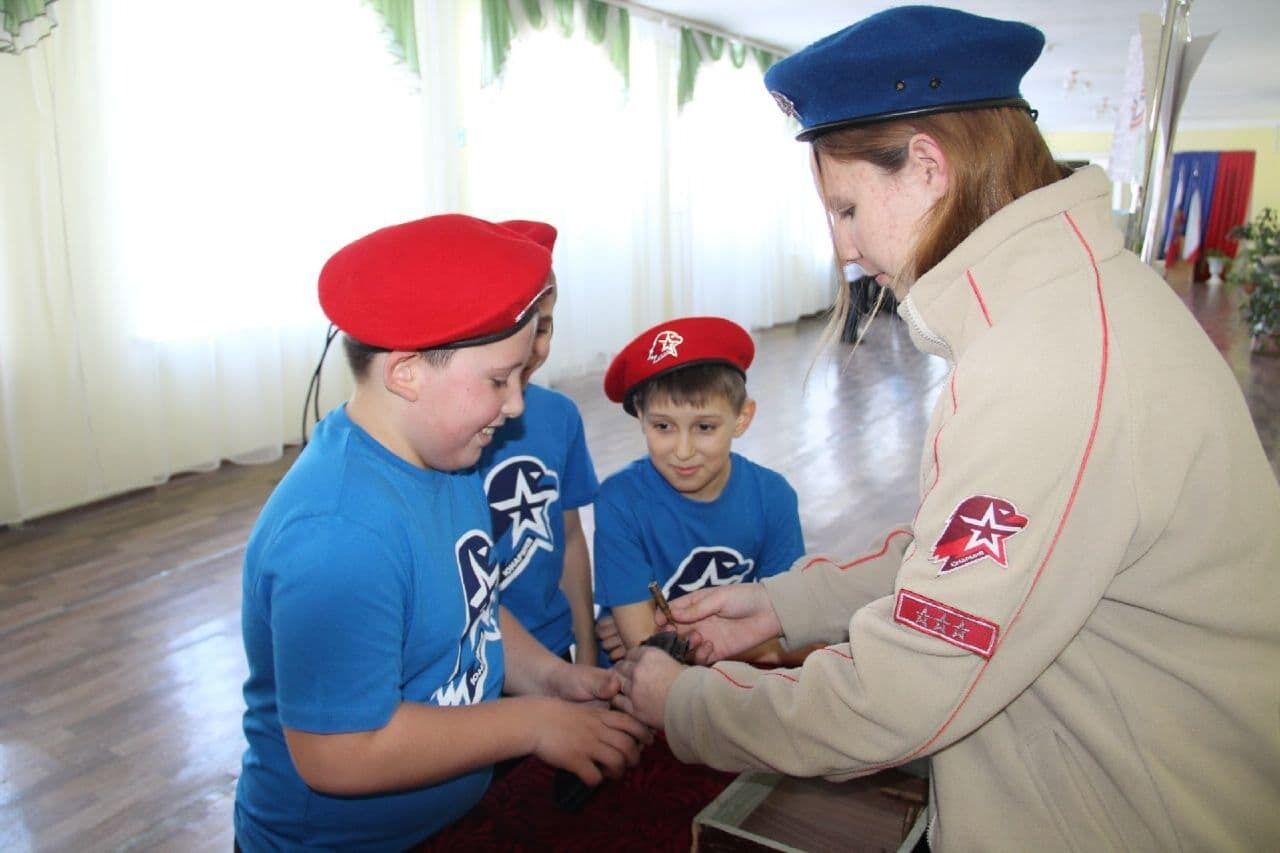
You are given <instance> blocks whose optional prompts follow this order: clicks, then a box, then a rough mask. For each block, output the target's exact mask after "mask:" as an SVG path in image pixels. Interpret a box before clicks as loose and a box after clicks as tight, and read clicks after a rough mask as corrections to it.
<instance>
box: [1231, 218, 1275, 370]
mask: <svg viewBox="0 0 1280 853" xmlns="http://www.w3.org/2000/svg"><path fill="white" fill-rule="evenodd" d="M1230 236H1231V237H1232V238H1233V239H1236V240H1240V241H1241V247H1242V251H1241V252H1240V254H1239V255H1237V256H1236V261H1235V263H1234V264H1232V265H1231V266H1232V269H1231V274H1230V276H1229V277H1228V280H1229V281H1231V282H1232V283H1235V284H1239V285H1240V286H1241V288H1242V289H1243V290H1244V291H1245V293H1246V294H1248V296H1247V299H1246V301H1245V302H1244V304H1243V305H1241V306H1240V311H1241V314H1242V316H1243V317H1244V321H1245V323H1246V324H1248V327H1249V334H1250V336H1251V345H1252V346H1251V348H1252V349H1253V351H1254V352H1259V351H1261V350H1264V349H1268V348H1270V349H1275V348H1276V345H1277V336H1280V216H1277V215H1276V211H1275V210H1274V209H1273V208H1270V207H1268V208H1264V209H1263V211H1262V213H1260V214H1258V215H1257V216H1256V217H1254V218H1253V220H1252V221H1251V222H1246V223H1245V224H1243V225H1238V226H1236V227H1235V228H1233V229H1231V234H1230Z"/></svg>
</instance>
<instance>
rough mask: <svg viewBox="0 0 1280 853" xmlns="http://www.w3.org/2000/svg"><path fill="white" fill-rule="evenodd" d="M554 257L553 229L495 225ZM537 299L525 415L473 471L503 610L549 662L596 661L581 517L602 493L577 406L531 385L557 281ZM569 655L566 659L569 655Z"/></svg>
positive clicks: (502, 432) (547, 345) (548, 334)
mask: <svg viewBox="0 0 1280 853" xmlns="http://www.w3.org/2000/svg"><path fill="white" fill-rule="evenodd" d="M498 224H499V225H501V226H503V227H505V228H508V229H510V230H512V231H514V232H516V233H517V234H521V235H523V236H525V237H527V238H528V239H530V240H532V241H534V242H535V243H537V244H538V245H539V246H542V247H543V248H544V249H546V250H547V251H548V252H552V251H553V250H554V249H555V243H556V237H557V231H556V229H555V227H554V226H552V225H549V224H547V223H545V222H536V221H533V220H528V219H514V220H508V221H506V222H499V223H498ZM555 279H556V276H555V271H554V269H553V270H552V272H551V276H550V278H549V279H548V283H549V285H550V289H549V290H548V291H547V292H546V293H545V294H544V295H543V296H542V298H541V299H539V300H538V305H537V309H536V310H537V317H536V318H535V319H534V320H532V321H530V322H531V323H532V324H533V325H534V337H533V350H532V352H531V353H530V355H529V361H528V363H526V364H525V367H524V371H523V372H522V374H521V377H520V378H521V382H522V383H523V384H524V404H525V410H524V414H523V415H521V416H520V417H519V418H515V419H512V420H509V421H507V422H506V423H505V424H504V425H503V426H502V428H501V429H499V430H498V431H497V432H496V433H495V434H494V437H493V443H492V444H490V445H489V446H488V447H486V448H485V449H484V453H483V455H482V456H481V458H480V468H481V470H482V471H483V472H484V488H485V494H486V495H487V496H488V498H489V509H490V513H491V518H492V520H493V538H494V545H495V547H496V549H497V552H498V554H499V558H498V559H499V562H500V563H501V565H502V580H501V582H500V585H501V589H502V606H503V607H506V608H507V609H508V610H510V611H511V613H512V614H513V615H514V616H515V617H516V618H517V619H519V620H520V624H521V625H523V626H524V627H525V628H526V629H527V630H528V631H529V633H531V634H533V636H534V637H535V638H536V639H537V640H539V641H540V642H541V643H542V644H543V645H544V646H546V647H547V648H548V649H550V650H551V651H552V652H554V653H555V654H557V655H559V656H561V657H563V658H565V659H566V660H569V659H572V660H573V662H574V663H579V664H584V665H587V666H594V665H595V663H596V642H595V607H594V604H593V602H592V598H591V556H590V552H589V551H588V549H587V538H586V534H585V533H584V532H583V529H582V521H581V519H580V518H579V516H578V510H579V509H580V508H581V507H583V506H586V505H587V504H590V503H591V502H592V501H593V500H594V499H595V495H596V490H597V489H599V488H600V483H599V481H598V480H597V479H596V469H595V465H594V464H593V463H592V461H591V453H590V452H589V451H588V449H587V441H586V432H585V430H584V429H583V424H582V415H581V414H580V413H579V412H578V407H577V405H575V404H574V402H573V400H571V399H569V398H568V397H566V396H565V395H564V394H561V393H559V392H558V391H554V390H552V389H550V388H544V387H543V386H541V385H535V384H533V383H531V382H530V379H531V378H532V376H533V374H534V372H535V371H536V370H537V369H538V368H539V367H541V366H542V365H543V364H544V363H545V362H546V360H547V357H548V356H549V355H550V354H551V338H552V335H553V334H554V331H555V327H554V322H553V320H554V311H555V305H556V298H557V290H558V287H557V283H556V280H555ZM571 649H572V651H573V654H572V658H571V657H570V650H571Z"/></svg>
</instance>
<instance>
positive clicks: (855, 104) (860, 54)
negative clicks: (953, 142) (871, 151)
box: [764, 6, 1044, 140]
mask: <svg viewBox="0 0 1280 853" xmlns="http://www.w3.org/2000/svg"><path fill="white" fill-rule="evenodd" d="M1043 48H1044V33H1042V32H1040V31H1039V30H1038V29H1036V28H1035V27H1032V26H1030V25H1028V24H1022V23H1018V22H1017V21H1001V20H997V19H995V18H984V17H981V16H979V15H971V14H969V13H968V12H961V11H959V10H956V9H941V8H938V7H936V6H899V7H897V8H893V9H888V10H886V11H884V12H878V13H877V14H875V15H872V16H871V17H869V18H864V19H863V20H861V21H859V22H857V23H856V24H853V25H851V26H848V27H846V28H844V29H843V30H840V32H838V33H833V34H832V35H829V36H827V37H826V38H824V39H821V40H819V41H816V42H814V43H813V44H811V45H809V46H808V47H806V48H805V49H804V50H802V51H800V52H799V53H796V54H792V55H791V56H789V57H787V58H786V59H783V60H782V61H780V62H778V63H777V64H775V65H774V66H773V67H772V68H770V69H769V71H768V73H766V74H765V76H764V83H765V87H766V88H768V90H769V93H770V94H772V95H773V97H774V100H776V101H777V102H778V105H779V106H780V107H782V109H783V111H784V112H786V113H787V114H788V115H790V116H793V117H794V118H796V119H798V120H799V122H800V125H801V127H802V128H803V132H802V133H801V134H800V135H799V136H798V137H797V138H798V139H801V140H810V139H813V138H814V137H816V136H819V135H820V134H822V133H825V132H826V131H828V130H835V129H836V128H840V127H850V126H853V125H859V124H870V123H872V122H878V121H886V120H888V119H894V118H906V117H909V116H918V115H927V114H929V113H939V112H950V111H954V110H964V109H978V108H983V107H998V106H1019V107H1022V108H1023V109H1026V110H1030V107H1029V106H1028V105H1027V102H1026V101H1024V100H1023V99H1022V94H1021V92H1019V90H1018V85H1019V83H1020V82H1021V81H1022V76H1023V75H1024V74H1026V73H1027V69H1029V68H1030V67H1031V66H1032V64H1033V63H1035V61H1036V59H1037V58H1038V57H1039V56H1040V51H1041V50H1042V49H1043Z"/></svg>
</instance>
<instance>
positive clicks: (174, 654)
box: [0, 271, 1280, 853]
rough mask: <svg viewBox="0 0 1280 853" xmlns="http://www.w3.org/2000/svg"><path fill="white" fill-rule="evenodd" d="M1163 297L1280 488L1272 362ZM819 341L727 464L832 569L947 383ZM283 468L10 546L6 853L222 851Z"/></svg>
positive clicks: (584, 397)
mask: <svg viewBox="0 0 1280 853" xmlns="http://www.w3.org/2000/svg"><path fill="white" fill-rule="evenodd" d="M1172 278H1174V279H1175V282H1174V284H1173V287H1174V289H1175V291H1177V292H1178V293H1179V294H1180V295H1181V296H1182V297H1183V298H1184V299H1185V300H1186V302H1187V304H1188V305H1189V306H1191V307H1192V310H1193V311H1195V313H1196V314H1197V316H1198V317H1200V319H1201V321H1202V323H1203V324H1204V325H1205V327H1206V329H1207V330H1208V331H1209V334H1210V336H1211V337H1212V338H1213V340H1214V341H1215V342H1216V343H1217V345H1218V346H1219V348H1220V349H1221V350H1222V351H1223V353H1224V355H1225V357H1226V358H1227V360H1228V362H1229V363H1230V364H1231V366H1232V369H1233V370H1234V371H1235V374H1236V376H1237V378H1238V379H1239V381H1240V383H1241V386H1242V387H1243V389H1244V391H1245V394H1246V397H1247V398H1248V400H1249V404H1250V407H1251V409H1252V411H1253V412H1254V417H1255V420H1256V422H1257V424H1258V428H1259V432H1260V434H1261V436H1262V439H1263V443H1264V446H1265V448H1266V450H1267V453H1268V457H1269V459H1270V460H1271V465H1272V468H1273V470H1276V471H1280V358H1276V357H1265V356H1252V357H1251V356H1250V355H1249V353H1248V346H1247V341H1245V340H1244V337H1243V334H1242V330H1241V328H1240V323H1239V320H1238V319H1237V313H1236V309H1235V304H1234V303H1235V301H1236V299H1237V295H1236V294H1235V293H1233V292H1231V291H1223V290H1222V289H1220V288H1209V287H1207V286H1206V285H1203V284H1196V285H1189V284H1187V283H1186V276H1185V271H1184V272H1183V273H1182V274H1180V275H1175V276H1172ZM820 331H821V323H820V322H818V321H813V320H809V321H802V322H800V323H797V324H793V325H787V326H781V327H778V328H775V329H771V330H768V331H765V332H762V333H759V334H758V335H757V340H758V342H759V355H758V357H757V364H756V366H755V367H753V368H752V371H751V384H750V387H751V391H752V394H753V395H754V396H755V397H756V398H757V399H758V400H759V402H760V412H759V415H758V416H757V418H756V422H755V424H754V425H753V426H752V427H751V429H750V431H749V432H748V433H747V435H746V436H745V437H744V438H743V439H742V440H741V442H740V443H739V444H738V445H737V448H738V449H740V450H741V451H742V452H743V453H744V454H746V455H748V456H751V457H753V458H756V459H758V460H760V461H762V462H764V463H766V464H769V465H771V466H773V467H776V468H778V469H780V470H782V471H783V472H784V473H786V474H787V475H788V477H789V478H790V479H791V481H792V483H793V484H795V485H796V487H797V489H798V491H799V492H800V497H801V510H802V515H803V519H804V526H805V532H806V538H807V541H808V544H809V549H810V550H811V551H829V552H833V553H841V552H848V551H852V550H856V549H858V548H860V547H861V546H862V545H863V544H865V541H866V540H867V539H868V537H870V536H871V535H873V534H874V533H875V532H877V531H879V530H881V529H883V528H886V527H888V526H889V525H891V524H893V523H895V522H898V521H900V520H902V519H904V518H907V517H909V516H910V512H911V510H912V509H913V507H914V501H915V477H916V467H917V464H918V452H919V447H920V444H921V441H922V437H923V435H924V430H925V425H926V423H927V419H928V414H929V411H930V408H931V406H932V404H933V400H934V399H935V397H936V395H937V394H938V392H939V389H940V388H941V387H942V384H943V382H944V379H945V375H946V369H945V365H944V364H943V363H942V362H940V361H939V360H937V359H934V358H931V357H926V356H923V355H921V354H920V353H918V352H917V351H916V350H915V349H914V348H913V347H912V346H911V343H910V341H909V340H908V339H907V336H906V334H905V331H904V330H903V328H902V325H901V324H900V323H897V322H892V321H889V320H882V321H881V322H879V323H877V324H876V326H875V328H874V329H873V331H872V334H871V335H870V336H869V337H868V339H867V341H866V342H865V343H864V345H863V348H862V349H861V350H859V352H858V354H857V357H856V358H855V359H854V360H853V361H852V363H851V364H850V365H849V366H848V368H847V369H842V364H843V360H844V358H843V357H844V355H845V354H847V352H848V347H847V346H841V347H838V348H837V350H836V353H835V359H834V360H830V359H828V360H826V361H822V362H819V363H818V365H817V366H816V367H815V368H814V371H813V374H812V375H811V376H810V377H809V380H808V383H807V385H806V384H804V381H803V380H804V374H805V370H806V368H807V366H808V365H809V364H810V360H811V357H812V355H813V352H814V349H815V346H816V344H817V340H818V335H819V332H820ZM599 381H600V378H599V377H598V376H590V377H584V378H582V379H580V380H575V381H573V382H570V383H565V384H563V385H561V386H560V387H561V388H562V389H563V390H565V391H566V393H569V394H570V395H572V396H573V397H574V398H575V399H577V400H578V401H579V403H580V405H581V408H582V411H583V415H584V418H585V420H586V423H587V432H588V442H589V445H590V447H591V450H592V453H593V455H594V457H595V460H596V465H597V468H598V469H599V471H600V473H601V475H604V474H607V473H609V472H611V471H613V470H614V469H616V468H617V467H619V466H620V465H622V464H623V463H625V462H627V461H629V460H631V459H632V458H634V457H636V456H638V455H640V454H641V453H642V452H643V443H642V441H641V437H640V433H639V429H638V428H637V426H636V422H635V421H634V420H633V419H631V418H629V417H627V416H626V415H624V414H622V412H621V410H620V409H618V407H616V406H611V405H609V404H607V403H606V402H605V401H604V398H603V396H602V394H601V393H600V391H599ZM1169 417H1170V420H1171V422H1173V423H1176V420H1177V413H1176V412H1170V413H1169ZM293 457H294V453H293V452H292V451H291V452H289V453H286V455H285V457H284V458H283V459H281V460H280V461H279V462H278V463H275V464H271V465H263V466H256V467H250V468H243V467H235V466H224V467H223V468H222V469H220V470H218V471H215V472H213V473H210V474H201V475H193V476H186V477H181V478H178V479H175V480H173V481H172V482H170V483H169V484H167V485H164V486H161V487H158V488H156V489H151V490H147V491H144V492H140V493H137V494H133V495H129V496H126V497H123V498H119V499H116V500H114V501H110V502H106V503H103V504H99V505H95V506H93V507H88V508H85V509H81V510H76V511H73V512H69V513H64V514H61V515H58V516H55V517H51V518H48V519H44V520H41V521H39V522H33V523H30V524H28V525H26V526H25V527H23V528H20V529H11V530H6V531H4V532H0V850H3V851H24V850H77V851H78V850H174V851H200V850H215V851H221V853H226V851H228V850H230V848H231V808H232V802H233V799H234V790H235V779H236V775H237V773H238V772H239V762H240V754H241V751H242V749H243V735H242V734H241V730H240V713H241V710H242V702H241V696H240V687H241V681H242V679H243V678H244V674H245V664H244V661H243V652H242V649H241V645H240V627H239V615H240V614H239V599H240V579H239V578H240V561H241V559H242V556H243V551H244V541H245V538H246V535H247V533H248V531H249V529H250V527H251V525H252V523H253V519H254V516H255V515H256V513H257V510H258V508H259V506H260V505H261V503H262V501H263V500H264V499H265V497H266V495H267V494H268V492H269V491H270V489H271V488H272V486H273V485H274V484H275V483H276V482H277V481H278V480H279V478H280V476H281V475H282V473H283V472H284V471H285V470H286V468H287V466H288V464H289V463H290V462H291V461H292V459H293Z"/></svg>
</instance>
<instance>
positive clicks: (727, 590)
mask: <svg viewBox="0 0 1280 853" xmlns="http://www.w3.org/2000/svg"><path fill="white" fill-rule="evenodd" d="M671 615H672V616H674V617H675V620H676V624H675V625H674V626H672V627H674V628H675V629H676V630H677V631H679V632H680V635H681V636H684V637H688V639H689V646H690V650H691V652H692V654H693V659H694V661H695V662H696V663H699V664H703V665H706V664H710V663H714V662H716V661H719V660H724V659H725V658H731V657H734V656H736V655H740V654H742V653H743V652H746V651H748V650H749V649H753V648H755V647H756V646H758V645H760V644H761V643H764V642H766V641H768V640H772V639H775V638H777V637H780V636H782V623H780V622H779V621H778V614H777V613H776V612H775V611H774V609H773V604H772V602H770V601H769V595H768V593H766V592H765V589H764V587H763V586H762V585H760V584H758V583H742V584H733V585H731V586H713V587H707V588H705V589H700V590H697V591H695V592H691V593H689V594H687V595H682V596H680V597H679V598H677V599H675V600H674V601H672V602H671ZM656 618H657V621H658V623H659V624H660V625H661V624H666V621H667V620H666V618H665V617H664V616H662V614H658V615H657V617H656ZM625 690H626V687H625V684H624V687H623V691H624V692H625Z"/></svg>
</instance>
